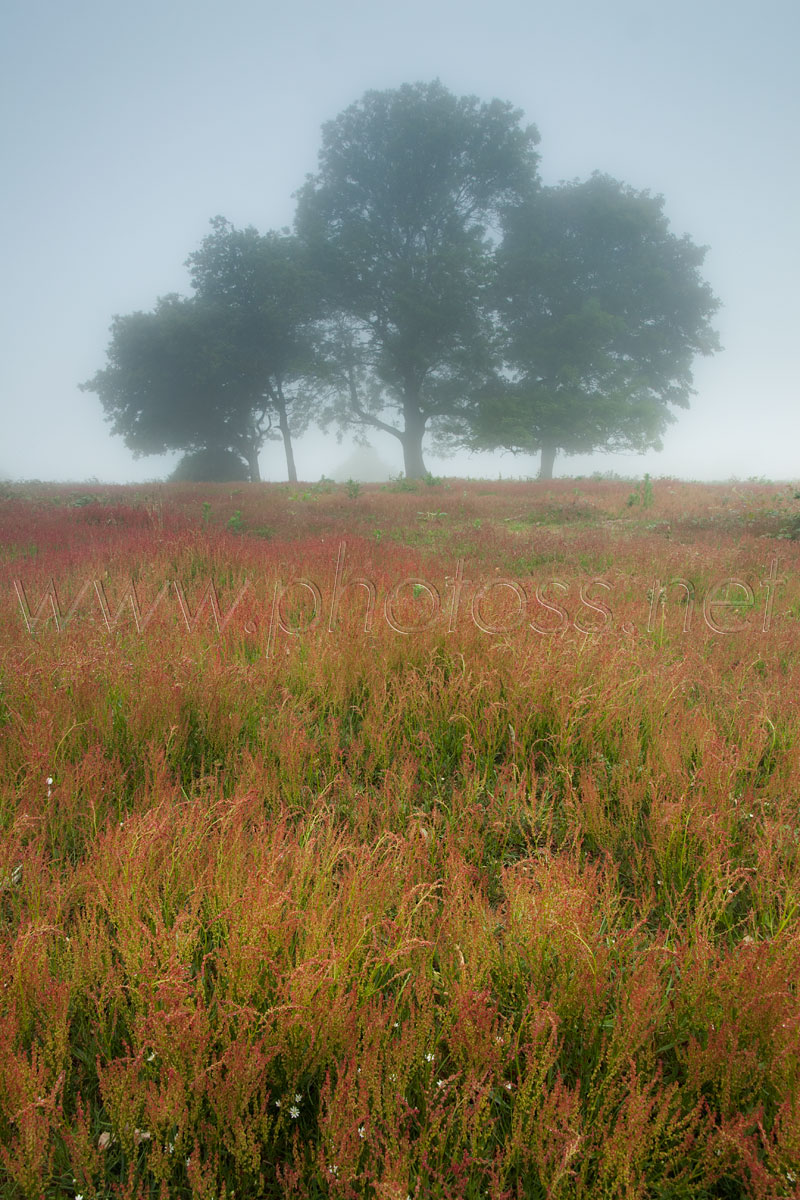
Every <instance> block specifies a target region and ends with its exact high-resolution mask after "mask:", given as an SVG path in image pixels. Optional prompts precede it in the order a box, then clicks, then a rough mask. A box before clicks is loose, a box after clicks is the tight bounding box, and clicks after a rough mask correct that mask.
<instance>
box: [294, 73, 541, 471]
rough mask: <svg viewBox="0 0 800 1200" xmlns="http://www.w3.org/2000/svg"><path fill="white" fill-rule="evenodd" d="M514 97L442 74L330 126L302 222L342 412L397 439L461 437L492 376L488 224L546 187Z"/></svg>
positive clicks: (409, 450) (306, 190) (303, 195)
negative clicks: (504, 98)
mask: <svg viewBox="0 0 800 1200" xmlns="http://www.w3.org/2000/svg"><path fill="white" fill-rule="evenodd" d="M521 116H522V114H521V113H520V112H519V111H517V110H516V109H514V108H512V107H511V105H509V104H506V103H502V102H500V101H499V100H493V101H491V102H490V103H480V102H479V101H478V100H477V99H476V98H475V97H456V96H454V95H452V94H451V93H450V92H448V91H447V90H446V89H445V88H444V87H443V86H442V85H441V83H439V82H438V81H437V82H434V83H430V84H417V85H413V86H412V85H405V86H403V87H401V88H399V89H397V90H396V91H382V92H378V91H373V92H368V93H367V94H366V95H365V96H364V97H363V99H362V100H360V101H359V102H358V103H356V104H354V105H352V106H351V107H350V108H348V109H347V110H346V111H345V112H343V113H342V114H341V115H340V116H339V117H338V118H337V119H336V120H334V121H332V122H330V123H329V124H327V125H325V126H324V127H323V131H322V150H321V152H320V157H319V171H318V173H317V174H316V175H315V176H313V177H311V178H310V179H309V180H308V181H307V182H306V184H305V186H304V187H303V188H302V189H301V191H300V193H299V198H298V208H297V218H296V229H297V232H298V234H299V235H300V237H301V238H302V239H303V241H304V242H305V244H306V245H307V246H308V247H309V248H310V250H311V252H312V253H313V255H314V258H315V261H316V262H317V264H318V265H319V266H320V268H321V269H322V270H323V271H324V275H325V281H326V283H325V295H326V300H327V305H328V315H329V321H328V326H327V333H326V338H325V341H324V343H323V344H322V345H323V349H324V358H325V360H326V363H327V369H328V377H329V381H330V382H331V383H332V385H333V386H334V388H335V389H336V392H337V395H338V398H339V418H340V421H341V422H343V423H345V424H347V423H349V424H356V425H361V426H371V427H373V428H376V429H381V430H383V431H384V432H386V433H389V434H391V435H393V436H394V437H396V438H397V439H398V440H399V441H400V443H401V445H402V448H403V456H404V463H405V470H406V474H407V475H408V476H413V477H416V476H420V475H424V474H425V464H424V460H423V456H422V445H423V438H424V436H425V433H426V430H428V429H431V430H432V432H433V433H434V434H437V435H439V436H440V437H448V436H449V437H450V438H452V437H454V436H455V437H458V436H462V437H463V436H464V435H465V433H466V431H467V428H468V420H469V414H470V411H471V409H470V401H471V397H472V394H473V392H474V390H475V388H476V386H477V384H478V383H479V382H480V381H481V380H483V379H486V378H487V377H488V376H489V375H490V373H491V365H492V354H491V338H490V328H489V325H488V322H487V320H486V306H485V303H484V301H485V295H486V289H487V287H488V283H489V280H490V276H491V249H492V243H491V236H490V235H491V231H492V229H493V228H494V227H495V226H496V225H497V223H498V221H499V217H500V213H501V212H502V210H503V209H504V208H505V207H507V206H509V205H512V204H519V203H521V201H522V200H523V198H524V197H526V196H528V195H530V194H531V193H532V192H533V191H534V190H535V187H536V167H537V161H538V158H537V155H536V152H535V151H534V149H533V147H534V145H535V144H536V142H537V141H538V134H537V133H536V130H535V129H534V128H533V127H532V126H528V127H523V126H522V125H521V123H520V122H521Z"/></svg>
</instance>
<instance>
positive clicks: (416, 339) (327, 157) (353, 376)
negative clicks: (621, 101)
mask: <svg viewBox="0 0 800 1200" xmlns="http://www.w3.org/2000/svg"><path fill="white" fill-rule="evenodd" d="M537 143H538V134H537V132H536V129H535V127H534V126H531V125H528V126H526V125H524V124H523V123H522V114H521V113H520V112H519V111H518V110H516V109H514V108H513V107H512V106H511V105H510V104H507V103H505V102H501V101H499V100H492V101H491V102H489V103H483V102H481V101H479V100H478V99H477V98H476V97H474V96H462V97H458V96H455V95H453V94H452V93H450V92H449V91H447V89H446V88H444V87H443V86H442V84H441V83H439V82H438V81H435V82H433V83H428V84H422V83H420V84H415V85H410V84H406V85H404V86H403V87H400V88H398V89H395V90H387V91H371V92H367V93H366V94H365V95H364V96H363V97H362V99H361V100H360V101H358V102H357V103H355V104H353V105H351V106H350V107H349V108H348V109H346V110H345V111H344V112H343V113H341V114H340V115H339V116H338V117H337V118H336V119H335V120H333V121H331V122H329V123H328V124H326V125H325V126H323V130H322V148H321V151H320V155H319V164H318V170H317V173H316V174H315V175H313V176H310V177H309V178H308V179H307V181H306V183H305V185H304V186H303V187H302V188H301V189H300V191H299V193H298V203H297V214H296V221H295V233H294V234H290V233H289V232H288V230H286V231H283V232H281V233H276V232H270V233H266V234H260V233H259V232H258V231H257V230H256V229H254V228H253V227H248V228H246V229H236V228H235V227H234V226H233V225H232V224H231V223H230V222H228V221H226V220H225V219H224V218H222V217H216V218H215V219H214V220H213V221H212V222H211V225H212V231H211V233H210V234H209V235H208V236H207V237H206V238H205V239H204V240H203V242H202V244H201V246H200V247H199V249H198V250H196V251H195V252H194V253H193V254H191V255H190V257H189V259H188V261H187V266H188V268H189V270H190V274H191V282H192V288H193V293H194V294H193V295H192V297H191V298H188V299H187V298H182V297H179V296H175V295H170V296H165V297H163V298H162V299H160V300H159V301H158V302H157V304H156V306H155V308H154V309H153V311H152V312H149V313H142V312H138V313H132V314H130V315H128V316H123V317H115V318H114V323H113V325H112V330H111V333H112V338H111V344H110V346H109V350H108V362H107V365H106V367H105V368H104V369H103V370H101V371H99V372H98V373H97V374H96V375H95V376H94V378H93V379H91V380H90V381H88V382H87V383H86V384H83V385H82V386H83V387H84V388H86V389H88V390H91V391H95V392H97V394H98V395H99V396H100V399H101V401H102V404H103V407H104V409H105V412H106V416H107V417H108V419H109V420H110V421H111V424H112V429H113V431H114V432H115V433H117V434H119V435H121V436H122V437H123V438H124V439H125V441H126V443H127V444H128V445H129V446H130V447H131V449H133V451H134V453H135V454H155V453H159V452H163V451H165V450H173V449H180V450H184V451H186V452H188V453H190V454H199V453H200V452H204V453H205V452H207V453H208V455H210V456H211V458H212V459H213V457H214V455H217V456H218V457H219V455H224V453H226V452H227V453H229V454H232V455H234V456H236V457H237V459H243V460H244V461H245V462H246V463H247V464H248V467H249V471H250V476H251V478H252V479H257V478H258V454H259V450H260V449H261V447H262V445H263V443H264V440H265V439H266V438H270V437H279V438H281V439H282V441H283V446H284V450H285V454H286V462H287V471H288V475H289V478H290V479H296V477H297V473H296V468H295V463H294V451H293V438H294V437H295V436H296V435H298V434H300V433H302V432H303V431H304V430H305V429H306V427H307V426H308V423H309V421H310V420H312V419H313V420H315V421H316V422H317V423H319V424H322V425H326V424H327V423H329V422H330V421H331V420H335V421H337V422H338V424H339V427H340V429H343V428H354V429H355V430H356V431H357V434H359V433H360V434H361V435H362V436H363V434H364V431H365V430H366V429H368V428H373V429H380V430H382V431H384V432H386V433H388V434H391V435H392V436H394V437H396V438H397V439H398V440H399V441H400V443H401V445H402V448H403V455H404V461H405V469H406V474H407V475H409V476H420V475H424V474H425V464H424V459H423V441H424V439H425V437H426V436H427V435H428V434H430V435H431V436H432V437H433V438H434V439H435V443H436V445H437V446H438V447H439V448H440V449H446V448H451V447H453V446H469V447H471V448H482V449H494V448H501V447H502V448H507V449H511V450H515V451H526V452H536V451H541V454H542V472H541V473H542V475H543V476H544V477H547V476H549V474H550V473H551V472H552V466H553V460H554V458H555V455H556V453H557V452H558V451H562V452H564V453H567V454H574V453H578V452H590V451H593V450H598V449H605V450H613V449H628V450H637V451H641V450H644V449H647V448H648V447H660V439H661V437H662V434H663V432H664V430H665V429H666V427H667V425H668V424H669V422H670V421H672V420H674V416H673V411H672V410H673V409H674V408H676V407H678V408H679V407H686V406H687V405H688V403H689V397H690V396H691V394H692V364H693V360H694V357H695V356H696V355H698V354H710V353H712V352H713V351H714V350H716V349H718V341H717V337H716V334H715V333H714V331H713V329H712V327H711V320H712V318H713V316H714V313H715V312H716V310H717V308H718V302H717V301H716V299H715V297H714V296H713V294H712V292H711V289H710V288H709V286H708V284H707V283H705V282H704V281H703V279H702V278H701V275H700V269H701V267H702V264H703V259H704V255H705V250H704V249H703V248H701V247H698V246H696V245H695V244H694V243H693V242H692V241H691V239H690V238H689V237H688V236H684V237H678V236H676V235H675V234H673V233H672V232H671V231H670V228H669V223H668V221H667V218H666V215H665V212H664V201H663V199H662V198H661V197H657V196H652V195H650V194H649V193H648V192H644V191H635V190H634V189H633V188H630V187H627V186H626V185H625V184H622V183H620V182H618V181H616V180H614V179H611V178H609V177H608V176H605V175H601V174H599V173H596V174H595V175H593V176H592V177H591V178H590V179H588V180H586V181H585V182H573V183H566V184H560V185H559V186H557V187H543V186H541V184H540V181H539V178H538V153H537V151H536V149H535V147H536V145H537ZM199 461H203V460H202V458H201V460H199Z"/></svg>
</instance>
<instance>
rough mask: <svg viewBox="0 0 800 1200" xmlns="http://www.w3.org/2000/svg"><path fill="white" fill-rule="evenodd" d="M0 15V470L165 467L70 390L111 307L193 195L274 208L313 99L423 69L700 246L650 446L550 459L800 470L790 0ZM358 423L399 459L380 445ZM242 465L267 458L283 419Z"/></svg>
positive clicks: (132, 475)
mask: <svg viewBox="0 0 800 1200" xmlns="http://www.w3.org/2000/svg"><path fill="white" fill-rule="evenodd" d="M4 32H5V38H4V42H3V48H2V51H0V90H1V92H2V112H3V114H4V117H3V127H2V133H1V142H0V149H1V150H2V161H3V163H4V166H5V182H4V199H5V210H6V211H5V221H4V223H3V233H2V240H3V257H2V268H3V282H4V287H3V296H2V301H0V303H1V304H2V320H1V321H0V331H2V333H1V335H0V336H2V339H3V347H2V354H0V406H1V407H0V422H1V424H0V428H2V441H1V442H0V473H2V474H3V475H4V476H5V477H6V478H14V479H32V478H37V479H42V480H50V479H59V480H66V479H76V480H78V479H89V478H96V479H97V480H98V481H104V482H105V481H108V482H112V481H119V482H126V481H142V480H151V479H156V478H163V477H165V475H166V474H167V473H168V472H169V471H170V470H171V469H172V467H173V465H174V464H175V462H176V461H177V459H178V457H179V456H178V455H171V456H168V457H163V458H162V457H151V458H140V459H134V458H133V456H132V454H131V453H130V451H128V450H127V449H126V447H125V446H124V444H123V442H122V441H121V439H119V438H113V437H111V436H110V434H109V432H108V427H107V425H106V424H105V422H104V420H103V414H102V409H101V406H100V402H99V400H98V398H97V397H96V396H95V395H93V394H85V393H82V392H80V391H79V390H78V387H77V385H78V383H79V382H81V381H83V380H85V379H87V378H89V377H90V376H92V375H93V374H94V373H95V372H96V371H97V370H98V369H99V368H101V367H102V366H104V365H105V351H106V346H107V344H108V337H109V334H108V328H109V325H110V322H111V318H112V316H113V315H114V314H115V313H128V312H132V311H134V310H136V309H149V308H151V307H152V306H153V304H154V302H155V300H156V298H157V297H158V296H160V295H164V294H165V293H168V292H172V291H177V292H182V293H184V294H188V293H189V291H190V289H189V280H188V274H187V272H186V270H185V267H184V265H183V264H184V262H185V260H186V257H187V255H188V254H189V253H190V252H191V251H192V250H194V249H195V248H196V247H197V245H198V243H199V242H200V240H201V238H202V237H203V236H204V235H205V234H206V232H207V231H208V228H209V227H208V222H209V219H210V218H211V217H212V216H214V215H215V214H218V213H219V214H222V215H224V216H226V217H228V218H229V219H230V220H231V221H233V222H234V223H235V224H237V225H247V224H253V225H255V226H256V227H257V228H258V229H260V230H262V231H265V230H267V229H270V228H280V227H282V226H287V225H290V224H291V222H292V218H293V200H292V193H293V192H294V191H295V190H296V189H297V188H298V187H299V186H300V185H301V184H302V182H303V180H304V178H305V176H306V175H307V174H308V173H309V172H312V171H313V170H314V169H315V165H316V156H317V151H318V148H319V131H320V126H321V124H322V123H323V122H324V121H327V120H330V119H332V118H334V117H335V116H336V115H337V114H338V113H339V112H340V111H341V110H342V109H344V108H345V107H347V106H348V105H349V104H351V103H352V102H353V101H355V100H357V99H358V98H359V97H360V96H361V95H362V94H363V92H364V91H365V90H367V89H368V88H389V87H397V86H399V85H400V84H401V83H404V82H417V81H424V80H430V79H433V78H436V77H438V78H440V79H441V80H442V82H443V83H444V84H445V86H447V87H448V88H450V89H451V90H452V91H454V92H456V93H458V94H463V93H470V94H476V95H478V96H479V97H480V98H481V99H486V100H488V99H491V98H493V97H495V96H497V97H499V98H500V99H503V100H509V101H511V102H512V103H513V104H515V105H516V106H518V107H519V108H521V109H523V110H524V112H525V115H526V118H527V120H529V121H532V122H535V123H536V124H537V125H538V127H539V131H540V133H541V143H540V146H539V150H540V153H541V175H542V178H543V180H544V181H545V182H546V183H556V182H558V181H559V180H561V179H570V178H574V177H581V178H585V177H586V176H587V175H589V174H590V173H591V171H593V170H595V169H599V170H602V171H604V172H607V173H609V174H611V175H613V176H615V177H617V178H619V179H622V180H624V181H625V182H627V183H629V184H631V185H632V186H634V187H636V188H649V189H651V190H652V191H653V192H655V193H663V195H664V196H665V197H666V212H667V215H668V216H669V218H670V221H671V223H672V228H673V230H674V232H676V233H678V234H682V233H688V234H689V235H690V236H691V237H692V238H693V240H694V241H695V242H697V243H699V244H703V245H708V246H709V247H710V249H709V253H708V255H707V258H706V262H705V267H704V270H703V275H704V277H705V278H706V279H707V280H708V281H709V282H710V284H711V286H712V288H713V290H714V291H715V293H716V294H717V296H718V297H719V298H720V299H721V300H722V302H723V307H722V309H721V311H720V313H719V315H718V317H717V319H716V322H715V325H716V328H717V329H718V330H719V333H720V337H721V341H722V345H723V347H724V350H723V351H722V352H721V353H719V354H717V355H715V356H713V357H712V358H710V359H702V360H699V361H697V363H696V369H695V388H696V391H697V394H696V395H695V396H694V398H693V401H692V407H691V409H690V410H689V411H686V412H684V411H681V410H678V412H677V417H678V419H677V421H676V423H675V424H674V425H673V426H672V427H671V429H670V430H669V432H668V434H667V436H666V438H665V443H664V449H663V451H662V452H660V453H656V452H650V453H648V454H645V455H630V454H626V455H612V454H599V453H598V454H594V455H592V456H591V457H584V456H582V457H574V458H565V457H559V458H558V459H557V461H556V471H555V473H556V475H564V474H569V475H573V474H589V473H591V472H594V471H601V472H606V471H616V472H618V473H619V474H621V475H626V476H629V475H641V474H643V473H644V472H649V473H650V474H651V475H653V476H659V475H675V476H679V477H684V478H692V479H722V478H730V477H732V476H738V477H740V478H747V477H750V476H765V477H768V478H774V479H788V478H796V477H798V476H800V405H798V388H797V366H796V359H797V355H796V350H795V346H796V344H797V335H796V324H797V316H798V302H797V279H798V276H799V275H800V250H799V249H798V245H799V243H798V237H797V197H798V194H800V186H799V185H800V156H798V154H797V128H798V119H799V118H800V103H799V102H798V101H799V99H800V84H799V83H798V78H799V77H798V72H797V64H796V52H797V46H798V35H799V34H800V8H798V6H797V5H796V4H795V3H794V0H766V2H765V3H763V4H761V5H759V6H758V8H756V6H755V5H754V4H752V2H750V0H748V2H743V0H703V3H702V4H701V5H698V4H697V3H696V0H692V2H690V0H673V3H672V4H671V5H669V6H666V5H659V6H656V5H655V4H649V3H643V2H642V0H608V2H607V3H606V4H604V5H598V4H597V3H596V2H595V0H565V2H562V3H561V4H560V5H558V6H555V5H553V4H551V3H547V4H545V3H537V2H535V0H498V2H497V3H494V4H491V5H487V4H485V3H477V2H474V0H467V2H464V0H457V2H456V0H424V2H422V0H410V3H407V4H405V5H404V6H400V5H397V4H392V5H387V4H382V3H380V2H379V0H369V3H367V2H366V0H363V2H362V0H343V3H341V4H339V5H337V6H333V5H331V4H330V3H324V4H323V3H322V2H318V0H297V2H296V3H294V4H292V5H289V4H285V5H278V4H274V3H263V2H262V3H258V2H257V0H230V2H229V3H227V4H226V5H225V6H224V7H223V6H222V5H221V4H218V3H211V2H209V0H170V3H169V4H167V5H163V3H162V2H161V0H143V2H140V3H138V4H137V5H130V6H122V5H109V4H107V3H105V2H102V3H101V0H94V2H90V0H77V2H76V3H75V4H72V5H69V6H67V5H59V4H56V3H54V2H52V0H51V2H47V3H45V2H43V0H24V2H23V0H11V2H10V4H8V5H7V6H6V9H5V21H4ZM371 440H372V442H373V444H374V446H375V448H376V449H377V450H378V452H379V454H380V455H381V457H382V458H384V459H385V461H386V463H387V464H388V465H389V467H391V468H392V469H393V470H395V471H398V472H399V471H400V469H401V466H402V463H401V456H400V451H399V445H398V444H396V443H395V442H394V441H393V439H391V438H388V437H386V436H385V435H384V436H380V435H377V436H376V437H374V438H371ZM350 449H351V443H350V442H348V441H346V442H344V443H343V444H342V446H341V447H340V446H338V445H337V444H336V442H335V439H334V438H332V437H331V436H330V435H328V436H323V435H322V434H321V433H320V432H319V431H312V432H311V433H310V434H309V435H308V436H307V437H306V438H304V439H302V440H300V441H299V442H298V444H297V449H296V457H297V463H298V471H299V474H300V476H301V478H304V479H308V480H314V479H319V478H320V476H321V475H322V474H326V475H331V474H332V473H333V471H334V469H335V468H336V466H337V464H338V463H339V462H340V461H342V460H344V459H345V458H346V456H347V454H348V452H349V450H350ZM426 461H427V464H428V466H429V468H430V469H431V470H432V471H433V472H434V473H437V474H446V475H469V476H488V477H494V478H497V476H498V475H503V476H527V475H533V474H535V472H536V470H537V461H536V460H535V459H534V458H532V457H530V456H522V455H518V456H515V455H512V454H502V455H473V456H470V455H466V454H460V455H458V456H455V457H452V458H447V459H439V458H437V457H436V456H435V455H434V454H433V453H432V451H431V449H430V446H428V447H427V450H426ZM261 467H262V473H263V476H264V478H265V479H273V480H277V479H283V478H285V463H284V460H283V453H282V449H281V446H280V443H278V442H268V443H267V444H266V445H265V448H264V451H263V453H262V455H261Z"/></svg>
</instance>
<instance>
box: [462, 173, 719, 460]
mask: <svg viewBox="0 0 800 1200" xmlns="http://www.w3.org/2000/svg"><path fill="white" fill-rule="evenodd" d="M705 253H706V251H705V249H704V248H702V247H698V246H696V245H694V243H693V242H692V241H691V239H690V238H689V237H677V236H676V235H675V234H673V233H671V232H670V230H669V223H668V221H667V218H666V216H665V214H664V201H663V198H662V197H660V196H657V197H654V196H651V195H650V194H649V193H648V192H637V191H634V190H633V189H632V188H629V187H626V186H625V185H624V184H621V183H619V182H617V181H616V180H614V179H611V178H609V177H608V176H605V175H600V174H599V173H596V174H594V175H593V176H592V177H591V178H590V179H589V180H587V181H586V182H583V183H577V182H576V183H568V184H562V185H560V186H558V187H551V188H543V189H542V190H541V191H540V192H539V193H538V194H537V195H536V196H535V197H534V198H533V199H532V200H531V201H530V202H529V203H527V204H525V205H521V206H519V207H517V208H515V209H512V210H508V211H507V212H506V214H505V222H504V236H503V241H502V243H501V245H500V247H499V249H498V252H497V278H496V285H495V297H496V299H495V303H496V310H497V314H498V318H499V330H500V337H501V349H500V355H501V361H502V364H503V366H504V367H505V371H504V372H502V373H498V376H497V378H496V380H495V382H494V385H493V387H492V388H490V389H488V391H487V394H486V395H485V397H484V401H483V404H482V406H481V407H480V410H479V413H478V417H477V419H476V421H475V423H474V426H473V434H474V436H473V444H474V445H476V446H481V447H483V448H496V447H499V446H503V447H506V448H509V449H513V450H524V451H534V450H541V452H542V474H543V475H544V476H548V475H549V474H550V472H551V470H552V462H553V458H554V457H555V453H556V451H557V450H562V451H565V452H566V453H568V454H574V453H579V452H584V453H585V452H589V451H592V450H597V449H605V450H612V449H617V450H618V449H627V450H644V449H646V448H648V447H650V446H653V447H656V448H660V444H661V443H660V439H661V435H662V433H663V432H664V430H665V428H666V427H667V425H668V423H669V422H670V421H672V420H674V417H673V416H672V413H671V412H670V406H671V405H677V406H679V407H684V408H685V407H687V406H688V403H689V397H690V396H691V394H692V371H691V367H692V360H693V358H694V356H695V355H696V354H710V353H712V352H713V351H714V350H716V349H718V346H719V344H718V340H717V336H716V334H715V333H714V331H713V330H712V328H711V325H710V321H711V318H712V317H713V315H714V313H715V312H716V310H717V308H718V302H717V301H716V299H715V298H714V296H713V295H712V293H711V289H710V288H709V286H708V284H706V283H704V282H703V281H702V279H701V278H700V266H701V265H702V262H703V259H704V257H705Z"/></svg>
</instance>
